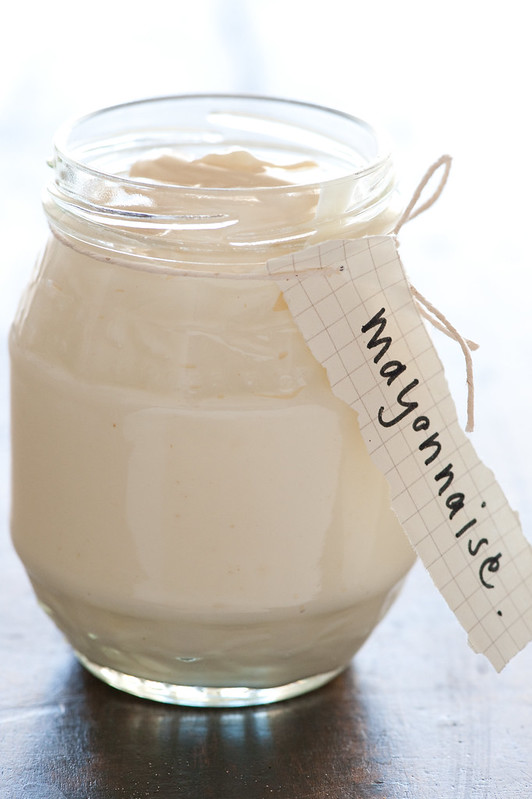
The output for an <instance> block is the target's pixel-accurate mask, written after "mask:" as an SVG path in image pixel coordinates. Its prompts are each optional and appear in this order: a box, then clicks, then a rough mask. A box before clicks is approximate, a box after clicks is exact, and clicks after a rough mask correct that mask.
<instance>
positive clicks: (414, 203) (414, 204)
mask: <svg viewBox="0 0 532 799" xmlns="http://www.w3.org/2000/svg"><path fill="white" fill-rule="evenodd" d="M451 161H452V159H451V156H449V155H442V156H441V158H439V159H438V160H437V161H435V163H434V164H432V166H430V167H429V168H428V169H427V171H426V172H425V174H424V176H423V178H422V179H421V180H420V182H419V184H418V186H417V188H416V190H415V191H414V193H413V195H412V198H411V200H410V202H409V203H408V205H407V206H406V208H405V210H404V212H403V214H402V216H401V217H400V218H399V221H398V222H397V224H396V226H395V228H394V230H393V233H394V234H395V235H397V234H398V233H399V231H400V230H401V228H402V227H403V225H405V224H406V223H407V222H409V221H410V220H411V219H414V218H415V217H416V216H419V214H422V213H423V212H424V211H426V210H427V209H428V208H430V207H431V205H434V203H435V202H436V200H437V199H438V198H439V197H440V195H441V193H442V191H443V189H444V187H445V184H446V183H447V178H448V177H449V171H450V169H451ZM442 167H443V174H442V176H441V178H440V181H439V183H438V185H437V186H436V189H435V190H434V191H433V193H432V194H431V195H430V197H429V198H428V199H427V200H426V201H425V202H424V203H422V204H421V205H418V203H419V200H420V198H421V195H422V194H423V191H424V190H425V187H426V186H427V184H428V183H429V181H430V180H431V178H432V177H433V175H434V174H435V173H436V172H437V171H438V170H439V169H441V168H442ZM410 292H411V294H412V296H413V298H414V302H415V304H416V307H417V309H418V311H419V313H420V314H421V316H423V317H424V318H425V319H427V320H428V321H429V322H430V323H431V324H432V325H433V326H434V327H436V328H437V329H438V330H441V331H442V332H443V333H445V335H446V336H449V338H451V339H453V340H454V341H457V342H458V344H459V345H460V347H461V349H462V352H463V353H464V359H465V365H466V381H467V423H466V428H465V429H466V432H467V433H471V432H472V431H473V430H474V427H475V382H474V379H473V359H472V358H471V352H473V351H474V350H476V349H478V344H475V342H474V341H470V340H469V339H466V338H464V337H463V336H462V335H460V333H459V332H458V330H457V329H456V328H455V327H454V325H452V324H451V323H450V322H449V320H448V319H447V317H446V316H445V315H444V314H442V313H441V311H439V310H438V309H437V308H436V307H435V306H434V305H433V304H432V303H431V302H429V300H427V298H426V297H424V296H423V295H422V294H421V293H420V292H419V291H418V290H417V289H416V288H415V286H413V285H412V284H411V283H410Z"/></svg>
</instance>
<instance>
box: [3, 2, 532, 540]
mask: <svg viewBox="0 0 532 799" xmlns="http://www.w3.org/2000/svg"><path fill="white" fill-rule="evenodd" d="M2 13H3V20H2V34H3V35H2V43H1V46H0V137H1V147H0V180H1V184H0V185H1V188H2V192H1V206H0V210H1V213H0V225H1V234H2V257H1V261H0V287H1V290H0V336H1V337H2V357H1V359H0V369H1V374H0V378H1V384H0V385H1V391H2V394H1V398H0V399H1V403H0V407H1V409H2V416H1V418H0V424H1V429H0V435H1V438H0V440H1V441H2V442H3V444H4V445H3V450H2V453H3V454H2V472H1V474H0V476H1V477H2V478H3V479H2V499H3V502H2V506H3V507H4V506H6V505H7V488H6V485H7V447H6V445H5V443H4V442H6V441H7V429H8V417H7V382H8V378H7V356H6V346H5V339H6V335H7V330H8V327H9V324H10V321H11V318H12V316H13V313H14V310H15V307H16V302H17V298H18V296H19V294H20V291H21V289H22V286H23V285H24V283H25V281H26V280H27V277H28V274H29V272H30V270H31V268H32V265H33V262H34V259H35V256H36V254H37V251H38V250H39V248H40V247H41V245H42V243H43V240H44V237H45V235H46V225H45V221H44V217H43V215H42V212H41V207H40V193H41V188H42V186H43V185H44V183H45V182H46V180H47V179H48V174H47V167H46V158H47V157H48V155H49V154H50V151H51V139H52V136H53V133H54V131H55V129H56V128H57V127H58V125H59V124H61V123H62V122H63V121H65V119H68V118H70V117H72V116H75V115H78V114H80V113H85V112H86V111H91V110H94V109H95V108H98V107H101V106H105V105H109V104H113V103H116V102H123V101H127V100H133V99H138V98H142V97H146V96H150V95H165V94H182V93H196V92H243V93H261V94H270V95H279V96H283V97H289V98H293V99H299V100H306V101H310V102H316V103H321V104H324V105H328V106H333V107H336V108H338V109H340V110H343V111H346V112H349V113H353V114H355V115H357V116H362V117H366V118H368V119H369V120H371V121H374V122H377V123H378V124H379V125H381V126H382V127H384V128H385V129H386V130H387V132H388V134H389V135H390V137H391V139H392V141H393V143H394V146H395V152H396V156H397V163H398V167H399V170H400V173H401V176H402V182H403V187H404V191H405V194H406V195H407V196H408V194H409V193H410V192H411V191H412V189H413V187H414V186H415V184H416V183H417V181H418V180H419V178H420V177H421V175H422V174H423V173H424V171H425V169H426V168H427V166H428V165H429V164H430V163H431V162H432V161H434V160H436V159H437V158H438V157H439V155H441V154H442V153H444V152H449V153H450V154H451V155H452V156H453V158H454V163H453V169H452V172H451V177H450V180H449V183H448V185H447V188H446V189H445V192H444V195H443V197H442V198H441V199H440V200H439V202H438V203H437V205H436V206H434V208H432V209H431V210H430V211H429V212H427V213H426V214H425V215H424V216H422V217H420V218H419V219H417V220H415V221H413V222H412V223H410V224H409V225H408V226H407V227H406V228H405V229H404V231H403V232H402V234H401V254H402V258H403V261H404V263H405V266H406V269H407V271H408V273H409V275H410V277H411V279H412V282H413V283H414V284H415V285H416V286H417V288H418V289H419V290H420V291H422V292H423V293H424V294H426V295H427V296H428V298H429V299H430V300H431V301H432V302H434V304H436V305H437V306H438V307H439V308H440V309H441V310H442V311H443V312H445V313H446V314H447V316H448V317H449V318H450V320H451V321H452V322H453V323H454V324H455V325H456V326H457V327H458V328H459V330H460V331H461V332H462V333H463V334H464V335H466V336H468V337H469V338H472V339H475V340H476V341H478V342H479V343H480V345H481V346H480V349H479V350H478V352H477V353H476V354H475V377H476V383H477V391H476V395H477V398H476V419H477V422H476V431H475V433H473V436H472V438H473V442H474V444H475V446H476V448H477V451H478V452H479V454H480V455H481V457H482V458H483V459H484V461H485V462H486V464H487V465H488V466H490V467H491V468H492V469H493V470H494V471H495V473H496V475H497V476H498V477H499V480H500V482H501V483H502V484H503V487H504V488H505V490H506V492H507V494H508V496H509V498H510V501H511V503H512V505H513V506H514V507H517V508H518V510H519V511H520V513H521V516H522V519H523V522H524V526H525V532H527V535H528V537H529V539H530V538H531V536H532V501H531V499H530V496H531V495H532V491H530V488H531V487H532V486H531V484H532V476H531V474H530V468H529V460H530V458H529V453H528V449H529V447H530V444H531V442H532V421H531V418H530V417H531V415H532V414H531V411H530V410H529V406H530V404H531V402H530V396H531V387H532V380H531V378H530V366H531V363H532V357H531V355H532V313H531V310H530V295H531V289H530V284H529V270H530V264H531V257H532V256H531V252H532V251H531V244H530V242H529V240H528V239H529V236H528V231H529V227H530V216H531V211H532V202H531V192H530V185H531V182H532V157H531V150H532V114H531V112H530V106H531V100H530V82H531V76H532V47H531V45H530V40H529V31H530V25H529V11H528V7H527V4H526V3H523V2H522V0H507V1H506V2H504V3H502V2H492V1H491V0H484V2H477V0H473V1H472V2H468V0H448V1H447V2H446V3H439V2H431V0H424V2H416V1H414V0H412V1H410V2H409V1H408V0H406V1H405V2H401V1H400V0H395V2H394V1H392V0H366V2H364V3H360V2H358V1H357V0H351V1H349V0H327V2H322V1H321V0H186V1H185V0H172V1H171V2H170V1H168V0H152V1H151V2H146V0H144V2H139V3H136V2H134V0H127V2H126V1H124V0H116V1H114V0H106V2H103V1H102V0H92V2H73V1H72V0H69V2H66V1H65V2H64V1H63V0H48V2H40V3H24V2H18V3H17V4H14V3H12V2H11V3H9V5H8V6H7V8H5V10H4V11H3V12H2ZM434 338H435V341H436V344H437V347H438V349H439V351H440V353H441V355H442V358H443V360H444V364H445V367H446V371H447V374H448V378H449V382H450V383H451V387H452V390H453V393H454V394H455V398H456V402H457V406H458V411H459V417H460V419H461V421H462V423H464V420H465V391H464V382H465V370H464V368H463V362H462V360H461V355H460V352H459V350H458V347H457V346H456V345H452V344H449V343H447V341H446V340H443V337H442V336H441V334H435V336H434Z"/></svg>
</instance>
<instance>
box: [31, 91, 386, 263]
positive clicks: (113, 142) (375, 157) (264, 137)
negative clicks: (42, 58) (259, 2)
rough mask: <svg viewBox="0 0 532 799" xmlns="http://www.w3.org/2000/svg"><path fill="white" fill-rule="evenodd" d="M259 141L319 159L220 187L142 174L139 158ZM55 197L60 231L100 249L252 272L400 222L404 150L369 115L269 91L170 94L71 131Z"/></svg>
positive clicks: (260, 149)
mask: <svg viewBox="0 0 532 799" xmlns="http://www.w3.org/2000/svg"><path fill="white" fill-rule="evenodd" d="M235 149H240V150H248V151H249V152H251V153H253V154H254V155H259V156H260V157H266V158H267V159H268V160H269V162H272V161H273V162H274V163H279V164H281V165H282V164H285V163H287V162H289V161H290V160H292V161H293V160H301V161H305V162H313V163H314V164H315V165H316V169H314V170H310V172H309V173H308V175H307V177H306V178H305V179H304V180H303V179H299V180H298V179H296V180H294V182H290V183H284V184H282V185H264V186H261V185H259V186H254V187H251V188H250V187H247V188H246V187H242V188H240V187H238V186H236V187H230V188H224V187H222V188H210V187H209V186H202V187H198V186H184V185H176V184H174V183H154V182H152V181H150V180H146V179H144V178H142V179H141V178H132V177H130V170H131V168H132V166H133V164H135V163H136V162H137V161H138V160H139V159H146V158H150V157H155V156H156V155H157V154H160V153H161V152H167V151H171V152H175V153H179V154H180V155H182V156H183V157H185V158H196V157H201V156H202V155H205V154H207V153H209V152H224V151H225V152H227V151H231V150H235ZM52 166H53V169H54V177H53V180H52V181H51V183H50V185H49V186H48V189H47V191H46V193H45V198H44V205H45V210H46V213H47V215H48V218H49V222H50V225H51V228H52V230H53V232H54V233H55V234H56V235H57V236H58V237H59V238H61V239H62V240H64V241H65V242H66V243H68V244H69V245H70V246H72V247H74V248H75V249H78V250H81V251H83V252H86V253H88V254H90V255H91V256H92V257H96V258H100V259H105V260H109V258H111V259H112V260H114V261H119V262H123V263H126V264H127V263H133V262H135V264H136V265H137V266H139V264H140V266H142V263H143V262H145V263H147V262H149V263H150V265H153V264H156V265H157V264H159V265H161V267H164V266H170V267H174V268H179V267H180V266H181V265H183V266H185V267H186V268H190V267H197V268H198V269H201V268H202V267H206V268H208V269H212V268H213V267H214V266H216V267H217V268H221V269H224V268H226V269H228V268H229V269H235V270H237V271H249V270H253V271H254V270H256V269H260V268H261V266H262V265H263V264H264V262H265V261H266V260H268V259H269V258H272V257H275V256H277V255H283V254H286V253H289V252H293V251H296V250H300V249H303V248H304V247H306V246H310V245H311V244H315V243H317V242H320V241H324V240H326V239H332V238H353V237H358V236H363V235H368V234H372V233H388V232H389V231H390V230H391V229H392V228H393V226H394V224H395V221H396V219H397V216H398V210H399V209H398V202H397V194H396V186H395V177H394V168H393V163H392V159H391V157H390V155H389V153H388V152H387V151H383V150H382V148H381V144H380V141H379V139H378V137H377V135H376V133H375V131H374V130H373V129H372V128H371V127H370V126H369V125H367V124H366V123H365V122H362V121H361V120H358V119H356V118H354V117H349V116H346V115H344V114H340V113H338V112H335V111H332V110H330V109H325V108H321V107H318V106H311V105H307V104H303V103H293V102H290V101H284V100H271V99H268V98H254V97H246V96H243V97H231V96H193V97H170V98H162V99H156V100H148V101H141V102H139V103H131V104H127V105H124V106H116V107H114V108H110V109H105V110H103V111H99V112H96V113H95V114H93V115H90V116H88V117H84V118H82V119H80V120H78V121H77V122H75V123H74V124H73V125H70V126H68V127H66V128H65V129H63V130H61V131H60V132H59V134H58V136H57V138H56V142H55V153H54V159H53V162H52Z"/></svg>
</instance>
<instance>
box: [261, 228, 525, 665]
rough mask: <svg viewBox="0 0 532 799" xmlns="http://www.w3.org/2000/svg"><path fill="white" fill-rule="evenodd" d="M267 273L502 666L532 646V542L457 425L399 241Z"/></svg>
mask: <svg viewBox="0 0 532 799" xmlns="http://www.w3.org/2000/svg"><path fill="white" fill-rule="evenodd" d="M267 266H268V270H269V272H270V273H271V275H272V277H274V278H275V279H276V281H277V282H278V284H279V287H280V289H281V290H282V292H283V294H284V298H285V300H286V302H287V305H288V307H289V309H290V311H291V313H292V315H293V317H294V319H295V322H296V324H297V325H298V327H299V329H300V330H301V333H302V334H303V336H304V338H305V341H306V342H307V344H308V346H309V348H310V350H311V352H312V353H313V355H314V357H315V358H316V359H317V360H318V361H319V362H320V363H321V364H322V365H323V366H324V367H325V369H326V370H327V375H328V378H329V381H330V384H331V387H332V390H333V392H334V393H335V394H336V396H337V397H339V398H340V399H341V400H343V401H345V402H346V403H347V404H348V405H350V406H351V407H352V408H353V409H354V410H355V411H356V412H357V414H358V419H359V424H360V428H361V431H362V435H363V437H364V440H365V442H366V445H367V448H368V450H369V453H370V455H371V457H372V459H373V461H374V462H375V464H376V465H377V466H378V467H379V469H380V470H381V471H382V472H383V473H384V475H385V477H386V479H387V480H388V483H389V486H390V492H391V498H392V508H393V510H394V511H395V513H396V514H397V517H398V518H399V521H400V522H401V524H402V525H403V527H404V530H405V532H406V534H407V536H408V538H409V540H410V542H411V544H412V546H413V547H414V549H415V551H416V552H417V554H418V556H419V558H420V559H421V561H422V562H423V564H424V565H425V567H426V568H427V569H428V571H429V573H430V575H431V577H432V579H433V581H434V583H435V584H436V586H437V588H438V589H439V590H440V592H441V593H442V595H443V596H444V598H445V599H446V601H447V603H448V605H449V607H450V608H451V610H452V611H453V612H454V613H455V615H456V617H457V618H458V620H459V622H460V623H461V624H462V626H463V627H464V629H465V630H466V632H467V633H468V639H469V644H470V646H471V647H472V648H473V649H474V650H475V652H479V653H482V654H484V655H485V656H486V657H487V658H488V659H489V661H490V662H491V663H492V665H493V666H494V667H495V669H496V670H497V671H500V670H501V669H502V668H503V666H505V665H506V663H507V662H508V661H509V660H510V658H511V657H513V655H515V654H516V653H517V652H519V651H520V650H521V649H522V648H523V647H524V646H525V645H526V644H527V643H528V642H529V641H530V640H531V639H532V547H531V546H530V545H529V543H528V541H527V540H526V538H525V537H524V536H523V533H522V531H521V527H520V524H519V519H518V517H517V514H516V513H514V512H513V511H512V510H511V508H510V507H509V505H508V503H507V501H506V498H505V497H504V494H503V492H502V490H501V488H500V486H499V485H498V483H497V482H496V480H495V478H494V476H493V474H492V472H491V471H490V470H489V469H487V468H486V467H485V466H484V465H483V464H482V463H481V461H480V460H479V458H478V456H477V455H476V453H475V450H474V449H473V446H472V444H471V443H470V441H469V439H468V438H467V436H466V435H465V434H464V433H463V431H462V429H461V427H460V426H459V424H458V419H457V415H456V409H455V406H454V402H453V400H452V398H451V396H450V394H449V389H448V386H447V382H446V380H445V376H444V373H443V367H442V364H441V362H440V359H439V357H438V355H437V353H436V350H435V349H434V346H433V344H432V341H431V338H430V336H429V335H428V333H427V330H426V328H425V325H424V323H423V321H422V319H421V317H420V314H419V312H418V310H417V308H416V305H415V303H414V301H413V298H412V295H411V292H410V289H409V286H408V282H407V280H406V277H405V273H404V270H403V266H402V264H401V260H400V258H399V254H398V252H397V244H396V240H395V238H394V237H392V236H373V237H367V238H362V239H354V240H345V241H328V242H326V243H324V244H321V245H318V246H314V247H311V248H309V249H306V250H302V251H300V252H296V253H294V254H292V255H288V256H283V257H281V258H275V259H272V260H270V261H269V262H268V265H267Z"/></svg>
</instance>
